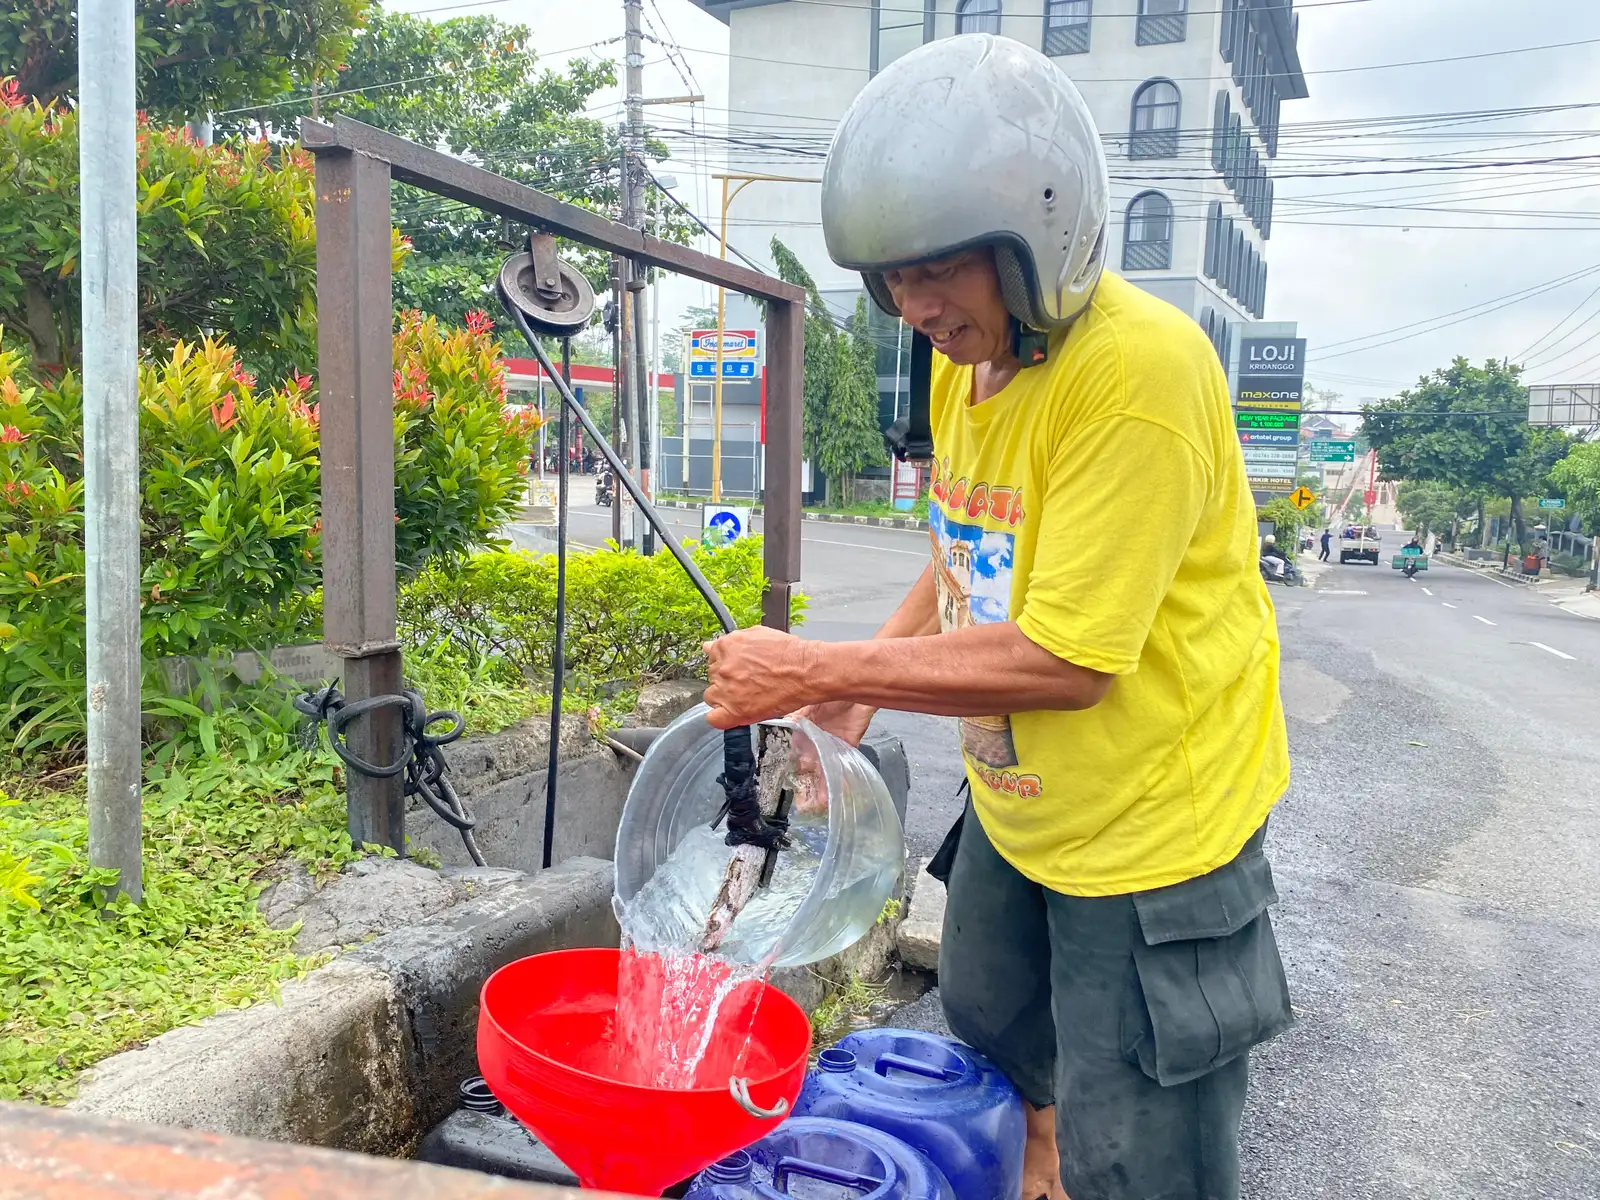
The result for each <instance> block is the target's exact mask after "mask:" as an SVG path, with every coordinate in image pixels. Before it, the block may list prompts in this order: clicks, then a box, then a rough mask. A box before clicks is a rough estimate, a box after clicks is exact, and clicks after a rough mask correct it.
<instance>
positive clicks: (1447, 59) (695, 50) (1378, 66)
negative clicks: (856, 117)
mask: <svg viewBox="0 0 1600 1200" xmlns="http://www.w3.org/2000/svg"><path fill="white" fill-rule="evenodd" d="M857 11H859V8H858V9H857ZM1596 43H1600V37H1595V38H1578V39H1575V40H1573V41H1570V42H1549V43H1546V44H1544V45H1540V46H1514V47H1512V48H1510V49H1507V50H1483V51H1480V52H1478V53H1475V54H1451V55H1446V56H1444V57H1441V58H1413V59H1406V60H1404V61H1401V62H1388V63H1366V64H1363V65H1361V66H1354V67H1320V68H1317V69H1314V70H1310V71H1304V72H1302V74H1305V75H1350V74H1355V73H1357V72H1362V71H1393V70H1400V69H1403V68H1409V67H1426V66H1433V65H1436V64H1439V63H1453V62H1475V61H1478V60H1481V59H1485V58H1504V57H1506V56H1508V55H1513V54H1535V53H1539V52H1541V51H1545V50H1569V49H1573V48H1575V47H1578V46H1592V45H1595V44H1596ZM680 49H682V50H685V51H687V52H688V53H691V54H709V55H712V56H713V57H717V58H727V59H738V60H739V61H741V62H755V63H771V64H774V65H776V66H780V67H803V68H805V69H806V70H816V71H851V72H854V73H856V74H859V75H866V74H867V73H868V68H867V67H866V66H865V65H861V66H849V65H846V64H844V63H821V62H795V61H794V60H792V59H786V58H766V57H763V56H761V55H755V54H734V53H733V52H732V51H730V50H707V49H705V48H704V47H701V46H681V47H680ZM1148 78H1150V77H1149V76H1101V77H1096V78H1089V77H1087V76H1082V77H1078V76H1073V77H1072V81H1073V82H1074V83H1075V84H1085V83H1144V82H1146V80H1147V79H1148ZM1161 78H1163V79H1166V80H1169V81H1170V82H1172V83H1214V82H1217V81H1218V80H1219V79H1221V78H1223V76H1222V74H1221V73H1220V72H1219V73H1218V74H1215V75H1165V76H1161Z"/></svg>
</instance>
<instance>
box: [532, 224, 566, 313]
mask: <svg viewBox="0 0 1600 1200" xmlns="http://www.w3.org/2000/svg"><path fill="white" fill-rule="evenodd" d="M528 253H529V254H530V255H531V256H532V257H533V280H534V284H533V286H534V290H535V291H537V292H538V293H539V295H540V296H542V297H543V298H544V299H546V300H553V301H559V300H560V299H561V260H560V258H558V257H557V256H556V239H555V235H554V234H549V233H531V234H529V235H528Z"/></svg>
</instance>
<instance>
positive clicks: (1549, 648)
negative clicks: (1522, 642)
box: [1528, 642, 1576, 662]
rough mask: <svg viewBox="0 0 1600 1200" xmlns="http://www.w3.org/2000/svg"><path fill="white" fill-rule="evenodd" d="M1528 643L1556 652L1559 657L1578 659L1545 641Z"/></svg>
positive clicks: (1571, 659) (1552, 652)
mask: <svg viewBox="0 0 1600 1200" xmlns="http://www.w3.org/2000/svg"><path fill="white" fill-rule="evenodd" d="M1528 645H1530V646H1537V647H1539V649H1541V650H1544V651H1546V652H1547V653H1550V654H1554V655H1555V656H1556V657H1557V658H1564V659H1566V660H1567V661H1568V662H1574V661H1576V660H1574V659H1573V657H1572V655H1570V654H1566V653H1563V652H1562V651H1560V650H1557V649H1556V648H1555V647H1554V646H1546V645H1545V644H1544V643H1543V642H1529V643H1528Z"/></svg>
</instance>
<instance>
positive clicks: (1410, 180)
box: [400, 0, 1600, 401]
mask: <svg viewBox="0 0 1600 1200" xmlns="http://www.w3.org/2000/svg"><path fill="white" fill-rule="evenodd" d="M460 2H461V0H404V3H402V4H401V5H400V7H404V8H406V9H408V10H410V11H415V12H423V11H428V10H430V9H432V10H433V11H432V12H431V14H430V15H433V16H436V17H443V16H446V15H449V13H448V12H443V11H438V9H437V7H436V4H438V3H442V4H458V3H460ZM451 11H455V12H473V11H481V12H490V13H494V14H495V15H496V16H499V17H501V18H503V19H505V20H512V21H520V22H522V23H524V24H527V25H528V26H530V27H531V28H532V29H533V31H534V35H535V44H536V46H538V47H539V48H540V49H541V51H542V52H543V53H545V54H547V55H553V56H554V57H555V58H556V59H561V58H566V57H570V53H556V52H562V51H569V52H570V51H576V52H579V53H590V54H603V55H609V56H615V57H616V58H617V59H618V60H619V61H620V58H621V48H620V45H618V44H616V43H615V42H613V43H611V44H607V45H601V46H598V47H595V48H593V49H584V47H586V46H587V45H588V44H590V43H595V42H603V41H607V40H608V39H617V38H619V37H620V34H621V32H622V5H621V3H620V2H618V0H577V2H574V0H504V2H502V3H485V4H481V5H473V6H471V7H467V8H462V9H452V10H451ZM645 11H646V14H647V17H648V18H649V19H650V20H651V21H653V22H656V23H658V24H660V23H663V22H664V24H665V28H664V29H662V30H661V32H662V33H663V35H664V36H668V37H670V38H672V39H674V40H676V41H677V42H678V43H679V44H680V45H681V46H683V47H684V48H685V51H686V55H687V58H688V62H689V66H690V68H691V69H692V72H693V75H694V82H695V83H696V84H697V85H698V90H700V91H702V92H703V93H704V94H705V96H706V100H707V106H708V107H709V108H711V109H712V110H714V111H713V112H712V113H710V114H709V119H710V120H712V121H716V122H721V121H725V120H726V112H725V107H726V103H727V60H726V58H725V57H723V56H722V55H719V54H717V53H715V52H716V51H723V52H724V54H725V52H726V48H727V32H728V31H727V27H726V26H724V25H723V24H722V23H721V22H720V21H718V20H716V19H715V18H713V17H710V16H707V15H706V14H705V13H703V12H701V11H700V10H698V9H697V8H695V7H694V6H693V5H692V4H690V3H689V2H688V0H655V7H652V5H651V3H650V2H649V0H647V3H646V9H645ZM1300 11H1301V18H1300V54H1301V59H1302V62H1303V64H1304V66H1305V69H1306V74H1307V83H1308V85H1309V87H1310V91H1311V98H1310V99H1308V100H1298V101H1293V102H1290V103H1288V104H1285V105H1284V109H1283V117H1282V119H1283V122H1284V127H1285V128H1284V135H1283V140H1282V143H1281V145H1280V149H1279V156H1278V162H1277V164H1276V165H1275V168H1274V169H1275V170H1276V171H1277V173H1278V174H1279V175H1280V176H1291V175H1296V174H1300V175H1304V174H1308V173H1309V174H1320V173H1327V172H1339V171H1397V170H1407V169H1414V168H1416V167H1419V166H1438V165H1448V164H1452V163H1460V162H1463V161H1471V160H1479V161H1485V162H1501V161H1505V160H1524V159H1533V158H1552V157H1562V156H1573V155H1597V156H1600V3H1596V2H1595V0H1357V2H1354V3H1343V4H1325V5H1316V4H1314V3H1313V2H1312V0H1307V3H1306V5H1305V6H1304V7H1303V8H1301V9H1300ZM1585 39H1594V43H1593V44H1590V45H1571V46H1567V47H1564V48H1560V49H1553V50H1542V51H1538V52H1532V53H1526V54H1503V53H1495V52H1502V51H1505V50H1508V49H1512V48H1516V47H1526V46H1543V45H1549V44H1552V43H1571V42H1579V41H1582V40H1585ZM696 48H698V49H699V50H705V51H711V52H712V53H700V52H697V49H696ZM1491 53H1493V54H1494V56H1493V57H1484V58H1478V59H1469V60H1466V61H1459V60H1458V61H1451V62H1443V63H1437V64H1431V65H1429V64H1417V65H1411V66H1405V67H1398V68H1395V69H1392V70H1358V71H1347V70H1344V68H1350V67H1368V66H1371V65H1373V64H1380V63H1398V62H1408V63H1409V62H1414V61H1415V60H1418V59H1432V58H1446V57H1455V56H1461V55H1474V54H1491ZM646 62H647V65H646V68H645V93H646V94H647V95H654V96H663V95H680V94H683V93H684V92H685V90H686V88H685V85H684V83H683V81H682V80H681V79H680V78H679V76H678V74H677V72H676V71H675V70H674V69H673V68H672V66H671V65H669V64H667V63H666V62H665V61H663V55H662V54H661V52H660V51H658V50H656V49H654V48H652V49H651V50H650V51H649V52H648V53H647V54H646ZM620 98H621V95H620V91H616V92H613V93H611V94H608V95H604V96H600V97H596V110H595V111H596V113H597V115H600V116H603V117H605V118H607V119H617V118H619V117H620V107H619V105H618V102H619V101H620ZM1576 104H1593V105H1595V107H1593V108H1574V109H1570V110H1567V111H1561V112H1553V113H1545V114H1539V115H1533V116H1521V117H1517V118H1515V119H1508V120H1496V121H1484V120H1481V119H1473V120H1469V121H1463V122H1457V123H1452V124H1449V125H1443V124H1442V123H1436V124H1435V125H1434V128H1433V129H1431V130H1428V129H1419V128H1418V127H1417V124H1416V123H1412V124H1411V126H1410V127H1409V128H1407V127H1405V126H1397V125H1396V124H1393V123H1391V124H1390V125H1388V126H1378V127H1375V128H1374V127H1371V126H1368V127H1366V128H1360V129H1352V128H1350V127H1349V126H1344V127H1332V128H1330V127H1328V126H1326V125H1324V124H1322V123H1325V122H1348V121H1355V120H1360V121H1368V122H1370V121H1373V120H1375V119H1384V118H1390V119H1392V118H1396V117H1403V116H1409V115H1413V114H1441V113H1477V112H1482V111H1483V110H1492V109H1509V108H1523V107H1535V106H1548V105H1576ZM672 111H673V112H675V113H678V114H680V115H681V114H683V113H685V111H686V110H684V109H675V110H672ZM662 169H663V170H666V171H670V172H671V173H672V174H673V175H674V176H675V177H676V178H677V180H678V181H679V186H678V188H677V189H676V191H677V194H678V196H679V197H680V198H681V199H683V200H685V201H686V202H687V203H689V204H690V205H691V206H692V207H694V208H695V209H696V211H697V212H699V213H700V215H701V216H702V217H706V218H711V217H713V216H714V211H713V208H714V204H713V202H712V200H711V196H710V190H709V181H707V180H705V179H704V178H703V177H697V175H696V171H695V168H694V167H693V166H692V165H691V164H687V163H673V164H668V165H667V166H666V167H664V168H662ZM1375 205H1383V206H1388V205H1405V206H1407V207H1400V208H1390V207H1370V206H1375ZM1428 210H1434V211H1428ZM1485 210H1492V212H1486V211H1485ZM1561 214H1568V215H1566V216H1562V215H1561ZM1441 227H1443V228H1441ZM1530 227H1531V228H1530ZM768 232H769V231H755V232H753V233H748V234H746V235H745V236H747V237H749V238H751V239H752V240H753V241H757V242H764V241H765V238H766V236H767V234H768ZM735 244H738V241H737V236H736V238H735ZM761 248H762V247H760V246H756V245H751V246H750V247H748V249H749V250H751V251H752V252H755V251H758V250H760V249H761ZM761 257H763V258H764V257H765V255H764V254H762V255H761ZM1267 261H1268V263H1269V265H1270V277H1269V283H1268V289H1267V312H1266V316H1267V319H1269V320H1292V321H1298V322H1299V323H1300V332H1301V334H1302V335H1303V336H1305V337H1307V338H1309V339H1310V352H1309V360H1310V369H1309V371H1308V378H1309V379H1310V380H1311V381H1312V382H1316V383H1321V384H1323V385H1325V386H1329V387H1332V388H1333V389H1334V390H1336V391H1339V392H1342V393H1343V394H1344V395H1345V396H1346V398H1347V399H1349V400H1351V401H1359V400H1362V399H1367V398H1372V397H1376V396H1381V395H1385V394H1390V393H1392V392H1394V391H1395V390H1397V389H1398V388H1400V387H1404V386H1406V385H1408V384H1410V383H1412V382H1414V381H1415V379H1416V377H1417V376H1418V375H1419V374H1421V373H1423V372H1425V371H1427V370H1429V369H1431V368H1432V367H1434V366H1438V365H1442V364H1444V363H1447V362H1448V361H1449V360H1450V358H1451V357H1452V356H1454V355H1456V354H1464V355H1466V356H1468V357H1469V358H1473V359H1482V358H1486V357H1490V356H1494V357H1504V356H1512V357H1513V358H1519V359H1520V358H1526V359H1527V361H1528V362H1529V370H1528V372H1527V376H1526V378H1528V379H1529V380H1532V381H1536V382H1576V381H1584V380H1591V379H1592V380H1600V157H1597V158H1596V159H1595V160H1594V161H1593V162H1574V163H1564V164H1562V163H1557V164H1550V165H1543V166H1524V167H1504V168H1494V169H1474V170H1469V171H1462V172H1449V173H1428V174H1413V175H1387V176H1384V175H1356V176H1347V177H1341V178H1321V179H1306V178H1298V179H1296V178H1280V181H1279V183H1278V185H1277V206H1276V210H1275V215H1274V226H1273V236H1272V239H1271V241H1270V242H1269V243H1268V246H1267ZM1586 270H1588V271H1589V272H1590V273H1589V274H1586V275H1579V273H1580V272H1583V271H1586ZM1564 276H1577V277H1576V278H1573V279H1570V280H1568V281H1566V282H1563V283H1560V284H1558V285H1557V286H1555V287H1552V288H1549V289H1548V290H1545V291H1542V292H1537V293H1532V294H1529V295H1527V296H1526V298H1524V299H1520V300H1516V301H1515V302H1513V303H1509V304H1506V305H1505V306H1504V307H1499V308H1492V309H1491V306H1492V305H1493V304H1494V303H1495V302H1496V301H1497V300H1499V299H1501V298H1513V297H1515V295H1516V294H1517V293H1521V292H1531V290H1532V289H1536V288H1538V287H1540V286H1541V285H1544V284H1548V283H1551V282H1552V281H1556V280H1560V279H1562V278H1563V277H1564ZM711 299H712V293H711V291H710V289H707V288H705V287H704V286H703V285H700V284H696V283H692V282H690V281H678V282H677V283H676V284H675V285H673V286H672V287H671V288H668V289H664V291H663V301H662V303H663V313H662V317H663V325H664V326H665V325H668V324H672V323H675V320H669V318H675V316H676V314H677V313H678V312H679V311H681V309H682V308H683V307H684V306H685V305H688V304H699V303H707V302H709V301H710V300H711ZM1473 306H1483V309H1484V310H1487V311H1482V312H1481V315H1472V314H1473V313H1474V312H1477V311H1478V310H1476V309H1474V308H1473ZM1462 309H1467V310H1469V311H1468V312H1467V313H1461V314H1458V315H1457V316H1450V315H1447V314H1452V313H1456V310H1462ZM1458 316H1468V317H1470V318H1471V319H1467V320H1458ZM1435 318H1437V320H1435ZM1564 320H1565V323H1564V324H1563V323H1562V322H1563V321H1564ZM1445 321H1449V322H1452V323H1451V324H1448V325H1444V324H1443V322H1445ZM1541 338H1542V339H1543V341H1542V342H1541V341H1540V339H1541ZM1356 339H1359V340H1356ZM1384 342H1387V343H1390V344H1387V345H1381V344H1377V343H1384ZM1530 349H1531V350H1532V351H1533V353H1531V354H1528V353H1526V352H1527V351H1529V350H1530Z"/></svg>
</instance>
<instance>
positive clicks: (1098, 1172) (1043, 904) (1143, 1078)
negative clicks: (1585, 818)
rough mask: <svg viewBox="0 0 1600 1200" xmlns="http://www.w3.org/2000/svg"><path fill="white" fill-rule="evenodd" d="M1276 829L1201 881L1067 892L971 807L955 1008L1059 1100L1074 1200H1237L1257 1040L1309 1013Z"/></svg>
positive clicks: (959, 1029)
mask: <svg viewBox="0 0 1600 1200" xmlns="http://www.w3.org/2000/svg"><path fill="white" fill-rule="evenodd" d="M1265 834H1266V827H1265V826H1263V827H1262V828H1261V829H1260V830H1258V831H1257V832H1256V834H1255V835H1254V836H1253V837H1252V838H1251V839H1250V841H1249V842H1247V843H1246V844H1245V847H1244V849H1243V850H1241V851H1240V852H1239V855H1238V857H1237V858H1235V859H1234V860H1233V861H1232V862H1230V863H1227V864H1225V865H1223V866H1221V867H1218V868H1217V869H1216V870H1215V871H1212V872H1210V873H1209V874H1206V875H1202V876H1199V877H1198V878H1196V879H1191V880H1188V881H1186V882H1184V883H1179V884H1174V885H1173V886H1171V887H1166V888H1158V889H1156V890H1154V891H1149V892H1137V893H1134V894H1132V895H1126V896H1104V897H1082V896H1066V895H1062V894H1061V893H1059V892H1053V891H1050V890H1049V889H1047V888H1044V887H1041V886H1040V885H1038V884H1036V883H1033V882H1030V881H1029V880H1028V879H1026V878H1025V877H1023V876H1022V875H1021V874H1020V873H1018V872H1017V870H1016V869H1015V868H1014V867H1012V866H1011V865H1010V864H1009V863H1007V862H1006V861H1005V860H1004V859H1002V858H1001V857H1000V855H999V854H998V853H996V852H995V849H994V847H993V846H992V845H991V844H990V843H989V839H988V837H987V836H986V835H985V834H984V832H983V827H982V825H981V824H979V822H978V819H977V817H976V816H975V814H974V813H973V811H972V808H971V807H970V805H969V807H968V808H967V813H966V818H965V821H964V828H963V829H962V831H961V835H960V836H961V840H960V844H959V846H958V847H957V849H956V853H955V860H954V863H953V864H952V867H951V871H950V881H949V893H950V894H949V901H948V903H947V905H946V908H945V921H944V936H943V940H942V943H941V946H940V951H939V990H940V994H941V996H942V998H943V1001H944V1010H945V1018H946V1020H947V1021H948V1022H949V1024H950V1029H951V1032H953V1033H954V1034H955V1035H956V1036H957V1037H958V1038H960V1039H961V1040H962V1041H965V1042H967V1043H968V1044H969V1045H971V1046H973V1047H975V1048H976V1049H978V1050H979V1051H981V1052H982V1053H984V1054H987V1055H988V1056H989V1057H990V1058H992V1059H994V1061H995V1062H996V1063H997V1064H998V1065H999V1066H1000V1068H1001V1069H1002V1070H1003V1071H1005V1073H1006V1074H1007V1075H1008V1076H1009V1077H1010V1078H1011V1081H1012V1082H1013V1083H1015V1084H1016V1086H1017V1089H1018V1090H1019V1091H1020V1092H1021V1093H1022V1094H1023V1096H1024V1097H1025V1098H1026V1099H1027V1100H1028V1101H1029V1102H1030V1103H1031V1104H1033V1105H1034V1106H1035V1107H1037V1108H1043V1107H1045V1106H1046V1105H1049V1104H1055V1105H1056V1138H1057V1142H1058V1145H1059V1148H1060V1152H1061V1181H1062V1184H1063V1185H1064V1186H1065V1188H1066V1190H1067V1194H1068V1196H1070V1197H1071V1200H1237V1197H1238V1195H1239V1115H1240V1112H1241V1111H1242V1110H1243V1108H1244V1098H1245V1087H1246V1083H1247V1080H1248V1077H1249V1050H1250V1047H1252V1046H1254V1045H1256V1044H1257V1043H1259V1042H1263V1041H1265V1040H1266V1039H1267V1038H1269V1037H1272V1036H1273V1035H1274V1034H1276V1033H1278V1032H1279V1031H1280V1030H1282V1029H1284V1028H1285V1027H1286V1026H1287V1025H1288V1024H1289V1023H1290V1021H1291V1020H1292V1019H1293V1018H1292V1015H1291V1013H1290V1007H1289V989H1288V984H1287V982H1286V981H1285V979H1284V974H1283V964H1282V963H1281V961H1280V960H1279V958H1278V946H1277V942H1276V941H1275V940H1274V938H1273V935H1272V924H1271V921H1270V919H1269V917H1268V915H1267V911H1266V910H1267V905H1269V904H1272V903H1274V902H1275V901H1276V900H1277V898H1278V897H1277V893H1276V891H1275V890H1274V889H1273V885H1272V871H1271V868H1270V867H1269V866H1268V865H1267V860H1266V856H1265V855H1264V854H1263V852H1262V842H1263V840H1264V838H1265ZM997 1200H1014V1198H1012V1197H999V1198H997Z"/></svg>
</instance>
